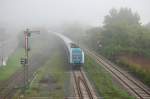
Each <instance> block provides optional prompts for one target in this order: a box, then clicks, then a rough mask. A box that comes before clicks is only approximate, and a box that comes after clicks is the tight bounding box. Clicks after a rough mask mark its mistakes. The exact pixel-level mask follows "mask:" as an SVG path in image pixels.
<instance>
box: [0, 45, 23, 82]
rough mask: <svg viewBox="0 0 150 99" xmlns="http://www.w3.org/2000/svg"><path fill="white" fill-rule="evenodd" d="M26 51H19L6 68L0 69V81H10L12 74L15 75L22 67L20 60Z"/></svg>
mask: <svg viewBox="0 0 150 99" xmlns="http://www.w3.org/2000/svg"><path fill="white" fill-rule="evenodd" d="M23 51H24V50H23V49H21V48H19V49H17V50H16V51H15V52H14V53H13V54H12V55H11V56H10V57H9V58H8V61H7V65H6V66H2V67H0V80H6V79H8V78H9V77H10V76H11V75H12V74H14V73H15V72H16V71H17V70H18V69H19V68H20V67H21V65H20V58H21V57H22V56H23V55H24V52H23Z"/></svg>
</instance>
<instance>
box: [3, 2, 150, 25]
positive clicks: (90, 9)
mask: <svg viewBox="0 0 150 99" xmlns="http://www.w3.org/2000/svg"><path fill="white" fill-rule="evenodd" d="M120 7H129V8H131V9H132V10H133V12H138V13H139V15H140V16H141V22H142V23H144V24H145V23H148V22H150V12H149V10H150V1H149V0H0V25H9V26H11V25H12V26H19V25H25V26H28V25H29V26H30V25H36V24H38V25H53V24H60V23H63V22H72V21H78V22H81V23H85V24H90V25H95V26H97V25H101V24H102V22H103V19H104V16H105V15H107V14H108V13H109V10H110V9H111V8H117V9H119V8H120Z"/></svg>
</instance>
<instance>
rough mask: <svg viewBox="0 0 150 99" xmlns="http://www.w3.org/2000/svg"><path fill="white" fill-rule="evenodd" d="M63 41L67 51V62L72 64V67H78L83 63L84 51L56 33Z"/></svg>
mask: <svg viewBox="0 0 150 99" xmlns="http://www.w3.org/2000/svg"><path fill="white" fill-rule="evenodd" d="M56 35H57V36H59V37H60V38H61V39H62V40H63V41H64V43H65V45H66V48H67V52H68V60H69V63H70V64H72V65H73V67H75V68H76V67H80V66H81V65H82V64H84V52H83V50H82V49H81V48H80V47H79V46H78V45H76V44H75V43H74V42H72V41H71V40H70V39H69V38H67V37H65V36H63V35H62V34H58V33H56Z"/></svg>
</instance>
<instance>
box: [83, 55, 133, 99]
mask: <svg viewBox="0 0 150 99" xmlns="http://www.w3.org/2000/svg"><path fill="white" fill-rule="evenodd" d="M85 60H86V61H85V65H84V69H85V71H86V72H87V75H88V77H89V79H90V81H93V84H94V85H95V88H96V90H97V92H98V94H99V95H100V96H102V97H104V99H135V98H134V97H132V96H129V94H128V93H127V92H126V91H124V90H123V89H121V88H120V87H119V86H117V84H116V83H114V82H113V80H112V77H111V75H110V74H108V73H107V72H106V71H105V70H104V69H103V68H102V67H101V66H100V65H99V64H97V63H96V62H95V61H94V60H93V59H92V58H91V57H89V56H86V58H85Z"/></svg>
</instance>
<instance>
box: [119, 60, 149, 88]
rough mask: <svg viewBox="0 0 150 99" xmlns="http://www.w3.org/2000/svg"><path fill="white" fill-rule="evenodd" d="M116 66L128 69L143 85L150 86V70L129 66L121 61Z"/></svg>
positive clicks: (136, 65) (134, 65)
mask: <svg viewBox="0 0 150 99" xmlns="http://www.w3.org/2000/svg"><path fill="white" fill-rule="evenodd" d="M117 64H119V65H120V66H123V67H125V68H128V69H129V70H130V71H131V72H132V73H133V74H134V75H136V76H138V77H139V78H140V79H141V80H142V81H143V82H144V83H146V84H147V85H148V86H150V76H149V75H150V70H146V69H142V67H140V66H139V65H138V64H129V63H128V62H127V61H123V60H120V61H118V62H117Z"/></svg>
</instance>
